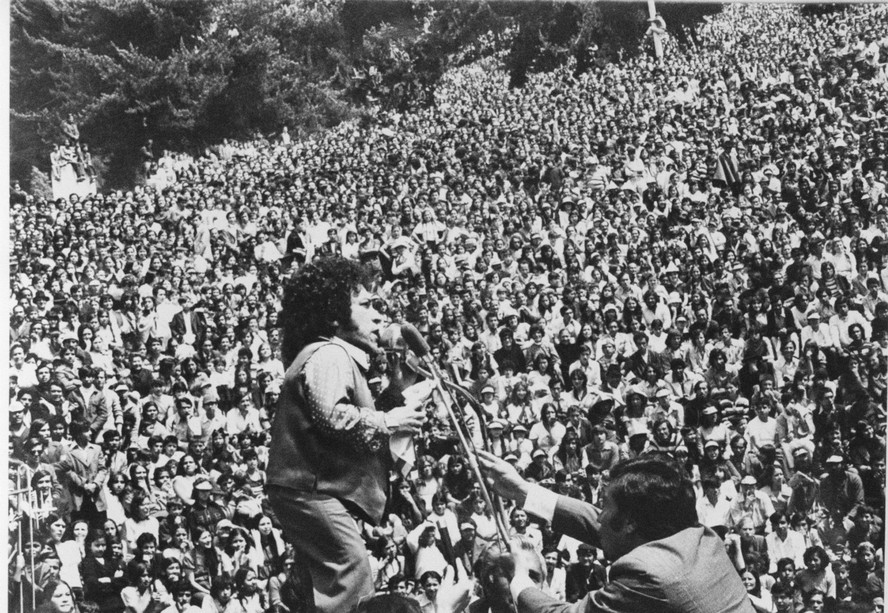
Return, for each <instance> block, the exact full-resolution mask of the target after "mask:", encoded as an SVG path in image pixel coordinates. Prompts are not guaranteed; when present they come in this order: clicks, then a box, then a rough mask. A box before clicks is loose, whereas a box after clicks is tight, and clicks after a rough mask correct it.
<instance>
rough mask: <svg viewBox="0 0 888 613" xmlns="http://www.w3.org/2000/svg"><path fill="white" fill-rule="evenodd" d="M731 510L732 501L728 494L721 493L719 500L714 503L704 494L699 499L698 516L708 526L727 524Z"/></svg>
mask: <svg viewBox="0 0 888 613" xmlns="http://www.w3.org/2000/svg"><path fill="white" fill-rule="evenodd" d="M730 510H731V501H730V500H729V499H728V497H727V496H725V495H723V494H721V493H719V496H718V500H716V501H715V504H714V505H713V504H712V503H711V502H709V498H707V497H706V495H705V494H704V495H703V496H700V498H698V499H697V518H698V519H699V521H700V523H701V524H702V525H704V526H706V527H707V528H712V527H713V526H727V525H728V514H729V512H730Z"/></svg>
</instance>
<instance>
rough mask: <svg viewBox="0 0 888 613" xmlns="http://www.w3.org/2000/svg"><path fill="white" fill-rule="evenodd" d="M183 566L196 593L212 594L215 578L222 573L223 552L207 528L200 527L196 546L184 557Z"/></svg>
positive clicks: (195, 542) (195, 541)
mask: <svg viewBox="0 0 888 613" xmlns="http://www.w3.org/2000/svg"><path fill="white" fill-rule="evenodd" d="M182 568H183V570H184V573H185V578H186V580H187V581H188V583H190V584H191V587H193V588H194V590H195V594H203V595H204V596H209V595H210V594H211V592H212V587H213V580H214V578H216V577H219V576H220V575H221V574H222V552H221V551H220V550H219V549H218V548H217V547H216V546H215V545H214V544H213V534H212V533H211V532H210V531H209V530H207V529H206V528H200V529H198V531H197V534H196V538H195V539H194V547H193V548H192V549H191V551H189V552H188V554H186V555H185V556H184V558H183V559H182Z"/></svg>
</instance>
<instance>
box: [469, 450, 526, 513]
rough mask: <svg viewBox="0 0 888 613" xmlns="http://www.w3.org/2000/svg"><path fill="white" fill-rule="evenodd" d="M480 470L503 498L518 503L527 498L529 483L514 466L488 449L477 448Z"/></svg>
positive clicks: (521, 503) (520, 503) (522, 502)
mask: <svg viewBox="0 0 888 613" xmlns="http://www.w3.org/2000/svg"><path fill="white" fill-rule="evenodd" d="M478 460H480V462H479V464H480V465H481V470H482V472H483V473H484V475H485V477H487V483H488V484H489V485H490V486H491V487H492V488H493V489H494V491H496V493H498V494H499V495H500V496H502V497H503V498H506V499H508V500H514V501H515V502H517V503H518V504H519V505H523V504H524V500H525V498H527V491H528V489H529V487H530V486H529V484H528V483H527V481H525V480H524V479H523V478H522V477H521V475H519V474H518V471H517V470H515V467H514V466H512V465H511V464H509V463H508V462H506V461H505V460H503V459H501V458H498V457H496V456H495V455H493V454H492V453H490V452H488V451H483V450H481V449H479V450H478Z"/></svg>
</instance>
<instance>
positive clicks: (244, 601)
mask: <svg viewBox="0 0 888 613" xmlns="http://www.w3.org/2000/svg"><path fill="white" fill-rule="evenodd" d="M234 589H235V600H236V601H237V603H238V605H239V607H240V611H241V612H242V613H264V611H265V603H266V601H267V600H268V598H267V597H266V594H265V590H263V589H262V588H261V587H260V585H259V575H258V573H257V572H256V570H255V569H253V568H250V567H247V566H244V567H241V568H239V569H238V570H237V572H236V573H234Z"/></svg>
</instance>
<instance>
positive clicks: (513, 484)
mask: <svg viewBox="0 0 888 613" xmlns="http://www.w3.org/2000/svg"><path fill="white" fill-rule="evenodd" d="M478 459H479V461H480V464H481V468H482V470H483V471H484V473H485V474H486V476H487V479H488V481H489V483H490V484H491V486H492V487H493V488H494V490H495V491H496V492H497V493H498V494H499V495H500V496H502V497H503V498H507V499H508V500H513V501H515V503H516V504H517V505H518V506H520V507H523V508H524V510H525V511H526V512H527V513H529V514H531V515H534V516H536V517H538V518H540V519H543V520H545V521H549V522H551V523H552V529H553V530H555V531H556V532H561V533H563V534H566V535H567V536H570V537H572V538H575V539H577V540H580V541H582V542H584V543H588V544H590V545H593V546H595V547H601V543H600V541H599V538H598V527H599V523H598V510H597V509H596V508H595V507H593V506H592V505H590V504H588V503H586V502H583V501H581V500H576V499H573V498H569V497H567V496H559V495H558V494H556V493H554V492H552V491H550V490H547V489H546V488H544V487H542V486H540V485H536V484H534V483H528V482H527V481H525V480H524V479H523V478H522V477H521V475H519V474H518V471H517V470H516V469H515V467H514V466H512V465H511V464H509V463H508V462H506V461H505V460H502V459H500V458H498V457H496V456H495V455H493V454H492V453H488V452H486V451H481V450H479V451H478Z"/></svg>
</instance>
